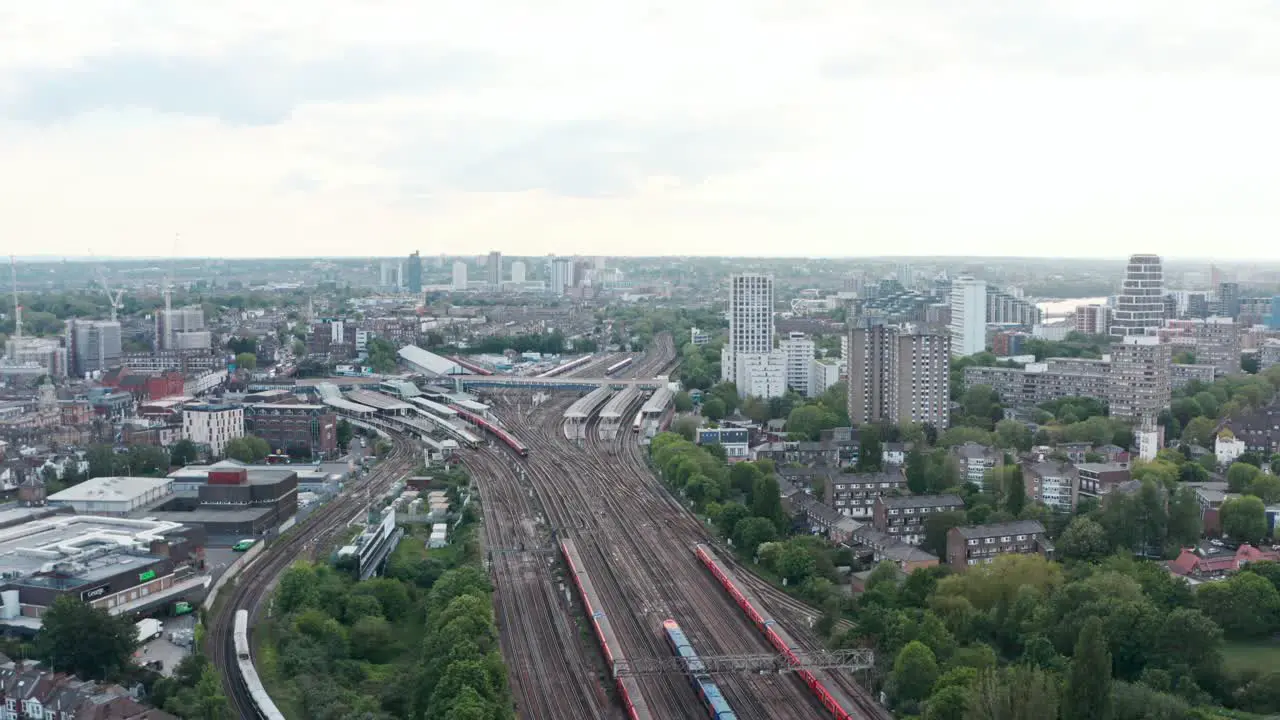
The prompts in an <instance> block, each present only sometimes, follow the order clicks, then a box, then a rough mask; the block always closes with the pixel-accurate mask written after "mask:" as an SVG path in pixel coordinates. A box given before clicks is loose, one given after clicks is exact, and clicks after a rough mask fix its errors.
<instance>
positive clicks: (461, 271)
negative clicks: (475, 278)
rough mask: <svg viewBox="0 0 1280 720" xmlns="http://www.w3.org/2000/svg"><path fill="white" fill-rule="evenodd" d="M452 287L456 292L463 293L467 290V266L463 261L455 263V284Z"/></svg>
mask: <svg viewBox="0 0 1280 720" xmlns="http://www.w3.org/2000/svg"><path fill="white" fill-rule="evenodd" d="M451 287H452V288H453V291H454V292H462V291H464V290H466V289H467V264H466V263H464V262H462V261H461V260H458V261H455V262H454V263H453V282H452V285H451Z"/></svg>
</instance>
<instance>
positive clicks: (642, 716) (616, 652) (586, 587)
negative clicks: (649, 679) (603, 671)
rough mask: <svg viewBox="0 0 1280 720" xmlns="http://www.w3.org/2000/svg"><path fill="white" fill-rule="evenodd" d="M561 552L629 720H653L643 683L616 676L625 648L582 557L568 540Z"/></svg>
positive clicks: (633, 677)
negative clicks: (606, 612)
mask: <svg viewBox="0 0 1280 720" xmlns="http://www.w3.org/2000/svg"><path fill="white" fill-rule="evenodd" d="M560 551H561V552H562V553H564V560H565V564H566V565H568V566H569V575H570V576H571V577H572V578H573V585H574V587H576V588H577V589H578V596H579V597H580V598H582V606H583V609H584V610H586V613H587V617H589V618H591V626H592V629H593V630H595V635H596V639H597V640H598V641H599V642H600V649H601V650H602V651H603V652H604V661H605V665H606V666H607V667H608V668H609V675H611V676H612V677H613V678H614V682H615V683H616V684H617V687H618V695H619V697H620V698H621V700H622V706H623V708H624V709H625V710H626V713H627V717H628V718H629V719H630V720H652V719H653V714H652V713H650V712H649V706H648V703H647V702H646V701H645V699H644V693H642V692H641V691H640V683H639V682H637V681H636V678H635V676H634V675H619V674H617V671H616V666H617V663H619V662H622V663H625V662H626V656H625V655H623V654H622V646H621V645H619V644H618V637H617V635H615V634H614V632H613V625H611V624H610V622H609V617H608V616H607V615H606V614H605V612H604V607H603V605H601V602H600V596H599V595H597V594H596V589H595V585H594V584H593V583H592V581H591V575H590V573H588V572H587V570H586V567H585V566H584V565H583V564H582V556H581V555H579V554H578V546H577V544H576V543H574V541H573V540H571V539H569V538H565V539H563V540H561V541H560Z"/></svg>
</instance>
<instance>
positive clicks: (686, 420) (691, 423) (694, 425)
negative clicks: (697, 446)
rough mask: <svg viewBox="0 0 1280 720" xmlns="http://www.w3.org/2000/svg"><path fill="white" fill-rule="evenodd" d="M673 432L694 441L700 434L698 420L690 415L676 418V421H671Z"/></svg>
mask: <svg viewBox="0 0 1280 720" xmlns="http://www.w3.org/2000/svg"><path fill="white" fill-rule="evenodd" d="M671 432H673V433H676V434H677V435H679V436H680V437H682V438H684V439H685V440H688V441H690V442H692V441H693V438H694V437H696V436H697V434H698V420H697V418H693V417H689V416H685V417H682V418H676V421H675V422H673V423H671Z"/></svg>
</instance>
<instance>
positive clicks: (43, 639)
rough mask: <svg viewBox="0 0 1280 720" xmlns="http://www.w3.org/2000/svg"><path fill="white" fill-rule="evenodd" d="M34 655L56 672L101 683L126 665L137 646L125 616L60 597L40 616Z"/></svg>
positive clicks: (134, 630) (65, 596) (73, 599)
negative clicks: (40, 622) (35, 653)
mask: <svg viewBox="0 0 1280 720" xmlns="http://www.w3.org/2000/svg"><path fill="white" fill-rule="evenodd" d="M41 619H42V622H43V625H42V627H41V629H40V634H39V635H38V636H36V652H37V654H38V655H39V656H40V659H41V660H43V661H44V662H45V663H46V664H48V665H49V666H51V667H54V668H57V669H58V671H59V672H65V673H69V674H73V675H78V676H80V677H81V678H82V679H86V680H102V679H103V678H106V677H107V676H109V675H112V674H114V673H116V672H117V671H119V670H122V669H124V668H126V667H128V665H129V659H130V656H131V655H132V654H133V651H134V648H136V647H137V645H138V636H137V632H138V631H137V629H136V628H135V627H134V624H133V621H132V620H130V619H129V617H128V616H127V615H112V614H110V613H108V612H107V611H106V610H102V609H99V608H95V607H92V606H90V605H87V604H85V603H83V602H80V600H78V599H76V598H74V597H72V596H70V595H60V596H59V597H58V598H57V599H56V600H54V601H53V604H52V605H50V606H49V609H48V610H46V611H45V613H44V615H43V616H42V618H41Z"/></svg>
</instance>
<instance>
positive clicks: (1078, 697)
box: [1062, 617, 1114, 720]
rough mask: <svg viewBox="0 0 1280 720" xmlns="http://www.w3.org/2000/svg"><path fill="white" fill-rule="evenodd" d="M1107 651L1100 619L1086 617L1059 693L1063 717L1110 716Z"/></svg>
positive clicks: (1100, 718) (1096, 718)
mask: <svg viewBox="0 0 1280 720" xmlns="http://www.w3.org/2000/svg"><path fill="white" fill-rule="evenodd" d="M1111 672H1112V669H1111V652H1110V651H1109V650H1107V639H1106V637H1104V636H1103V634H1102V620H1101V619H1100V618H1097V617H1090V618H1089V619H1088V620H1085V622H1084V625H1083V626H1082V627H1081V628H1080V637H1079V639H1077V640H1076V650H1075V653H1074V654H1073V655H1072V656H1071V667H1070V670H1069V671H1068V673H1067V684H1066V687H1065V688H1064V689H1063V694H1062V717H1063V718H1090V720H1111V718H1112V717H1113V712H1114V708H1113V707H1112V705H1111Z"/></svg>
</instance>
